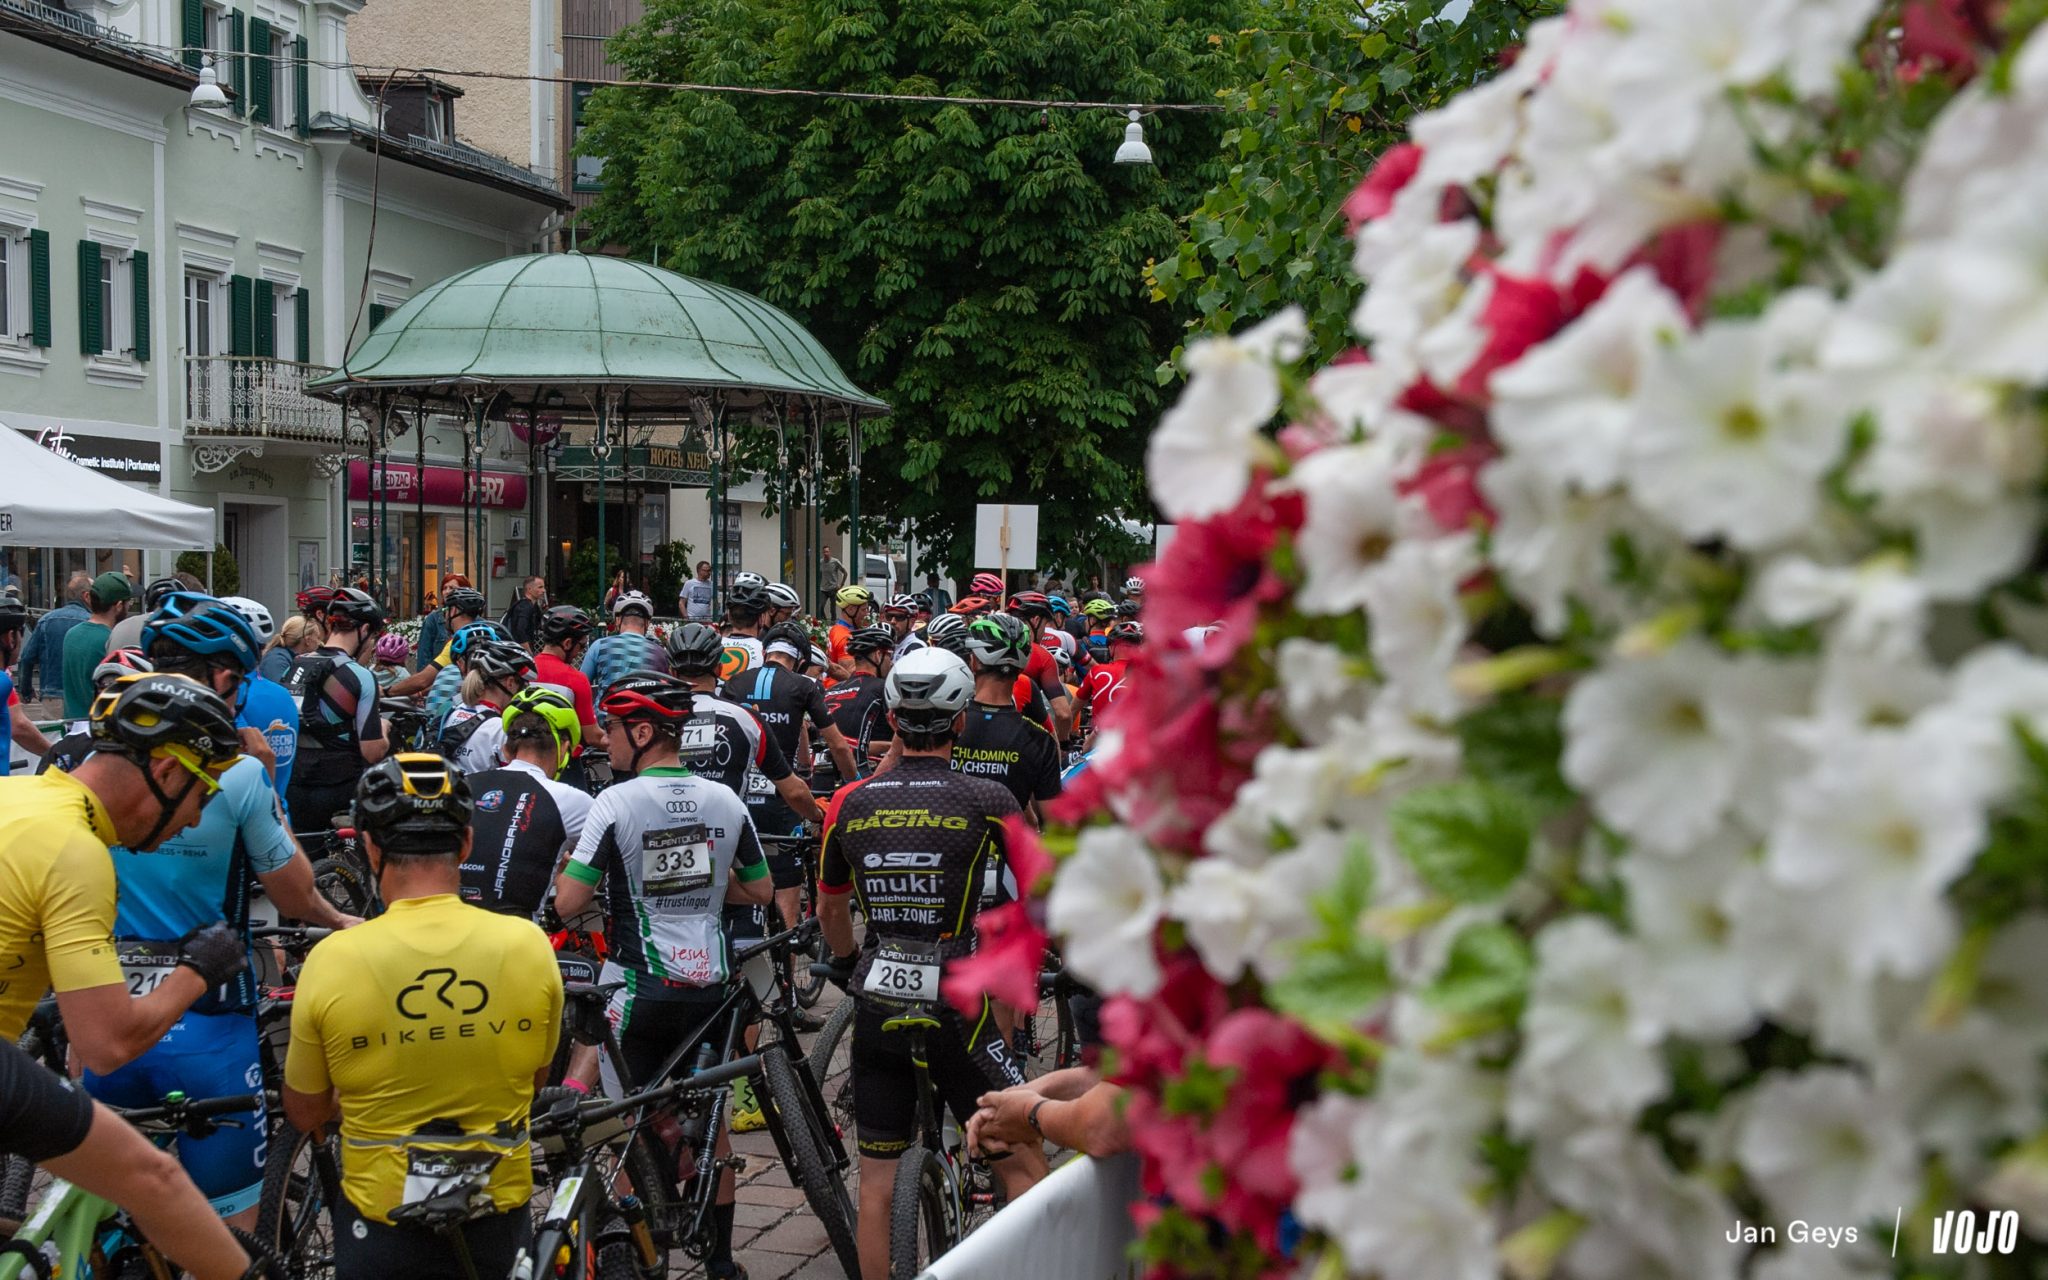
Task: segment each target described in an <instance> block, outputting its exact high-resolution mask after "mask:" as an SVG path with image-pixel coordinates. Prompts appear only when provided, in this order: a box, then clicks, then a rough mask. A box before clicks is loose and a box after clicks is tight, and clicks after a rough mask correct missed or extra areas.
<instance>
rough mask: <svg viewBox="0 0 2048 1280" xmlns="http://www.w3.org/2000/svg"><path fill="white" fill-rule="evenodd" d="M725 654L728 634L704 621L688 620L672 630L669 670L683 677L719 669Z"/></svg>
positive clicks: (669, 637)
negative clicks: (725, 634) (722, 634)
mask: <svg viewBox="0 0 2048 1280" xmlns="http://www.w3.org/2000/svg"><path fill="white" fill-rule="evenodd" d="M724 655H725V637H724V636H721V635H719V634H718V632H717V631H715V630H713V629H712V628H711V627H708V626H706V625H704V624H703V623H701V622H686V623H684V624H683V625H682V626H680V627H677V628H676V629H675V630H674V631H671V632H669V633H668V665H669V670H671V671H673V672H675V673H676V674H677V675H679V676H697V675H704V674H706V673H707V672H712V671H716V670H718V663H719V660H720V659H721V658H722V657H724Z"/></svg>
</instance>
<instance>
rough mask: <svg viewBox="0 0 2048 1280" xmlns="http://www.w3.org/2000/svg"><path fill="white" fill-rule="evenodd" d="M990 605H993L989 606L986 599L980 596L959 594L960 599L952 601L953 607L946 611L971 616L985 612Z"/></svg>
mask: <svg viewBox="0 0 2048 1280" xmlns="http://www.w3.org/2000/svg"><path fill="white" fill-rule="evenodd" d="M992 607H993V606H991V605H990V604H989V602H988V601H986V600H984V599H982V598H981V597H980V596H961V597H960V599H959V600H958V601H956V602H955V603H954V605H953V607H952V608H950V609H948V610H946V612H947V613H957V614H959V615H961V616H962V617H973V616H975V615H976V614H983V613H987V612H988V611H989V609H990V608H992Z"/></svg>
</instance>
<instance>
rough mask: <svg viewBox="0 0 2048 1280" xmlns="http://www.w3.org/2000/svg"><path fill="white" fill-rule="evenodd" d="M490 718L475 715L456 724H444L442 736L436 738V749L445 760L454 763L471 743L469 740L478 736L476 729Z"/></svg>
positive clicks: (481, 726)
mask: <svg viewBox="0 0 2048 1280" xmlns="http://www.w3.org/2000/svg"><path fill="white" fill-rule="evenodd" d="M488 719H490V717H489V716H482V715H475V716H471V717H469V719H467V720H461V721H457V722H456V723H454V724H444V725H442V726H441V736H440V737H438V738H436V739H434V750H435V751H437V752H439V753H440V756H441V758H442V759H443V760H446V761H447V762H448V763H449V764H454V763H455V761H456V759H457V758H458V757H459V756H461V755H462V749H463V748H464V747H466V746H468V745H469V740H470V739H471V738H474V737H475V736H476V731H477V730H479V729H481V728H483V727H484V722H485V721H487V720H488Z"/></svg>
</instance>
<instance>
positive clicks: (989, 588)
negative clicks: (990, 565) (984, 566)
mask: <svg viewBox="0 0 2048 1280" xmlns="http://www.w3.org/2000/svg"><path fill="white" fill-rule="evenodd" d="M967 589H968V591H970V592H972V593H973V594H975V595H978V596H987V597H988V598H989V599H991V600H995V599H1000V598H1001V596H1002V594H1003V580H1002V579H1001V578H999V577H997V576H996V575H995V574H993V573H977V574H975V575H974V581H972V582H970V583H968V584H967Z"/></svg>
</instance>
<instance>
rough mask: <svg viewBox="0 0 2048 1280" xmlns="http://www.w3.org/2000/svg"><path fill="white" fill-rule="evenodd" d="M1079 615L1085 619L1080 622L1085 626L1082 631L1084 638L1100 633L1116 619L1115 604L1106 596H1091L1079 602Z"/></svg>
mask: <svg viewBox="0 0 2048 1280" xmlns="http://www.w3.org/2000/svg"><path fill="white" fill-rule="evenodd" d="M1081 616H1082V618H1083V619H1084V620H1085V621H1083V623H1082V625H1083V626H1084V627H1085V628H1086V630H1085V631H1083V632H1082V636H1083V637H1084V638H1085V637H1086V636H1091V635H1101V634H1102V633H1103V632H1104V631H1105V630H1107V629H1108V627H1109V624H1110V623H1112V622H1114V621H1116V606H1115V605H1114V604H1112V603H1110V599H1109V597H1108V596H1104V595H1096V596H1091V597H1090V598H1088V599H1087V600H1085V601H1083V602H1082V603H1081Z"/></svg>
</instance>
